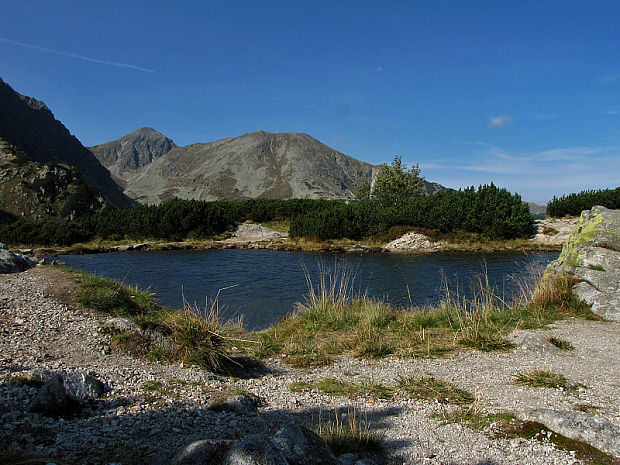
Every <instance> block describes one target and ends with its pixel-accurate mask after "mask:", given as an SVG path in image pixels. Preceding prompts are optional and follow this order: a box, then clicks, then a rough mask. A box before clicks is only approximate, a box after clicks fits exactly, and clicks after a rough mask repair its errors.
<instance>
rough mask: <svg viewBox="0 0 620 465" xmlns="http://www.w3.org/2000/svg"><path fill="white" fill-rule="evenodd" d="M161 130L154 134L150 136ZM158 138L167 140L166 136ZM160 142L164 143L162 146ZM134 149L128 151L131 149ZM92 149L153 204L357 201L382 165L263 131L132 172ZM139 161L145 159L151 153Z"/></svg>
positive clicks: (130, 191)
mask: <svg viewBox="0 0 620 465" xmlns="http://www.w3.org/2000/svg"><path fill="white" fill-rule="evenodd" d="M139 131H142V130H139ZM139 131H138V132H139ZM132 134H135V133H132ZM132 134H129V135H128V136H125V137H124V138H121V139H119V140H118V141H114V142H111V143H108V144H103V146H114V147H119V146H122V141H123V140H124V139H125V138H129V139H125V140H135V137H130V136H132ZM157 134H159V133H155V135H154V134H153V133H150V136H152V137H154V136H156V135H157ZM161 137H163V136H161ZM164 139H165V138H164ZM158 140H159V141H160V142H162V139H161V138H158ZM166 140H168V141H169V139H166ZM170 143H171V141H170ZM158 146H161V147H163V144H159V145H158ZM98 147H102V146H98ZM143 147H146V144H143ZM163 150H165V149H162V150H161V151H163ZM132 151H133V149H129V150H128V152H127V153H132ZM93 153H95V155H97V157H98V158H99V160H100V161H101V162H102V163H103V164H104V165H105V166H106V167H108V168H110V169H111V170H114V171H113V172H114V174H115V176H116V177H118V178H119V182H120V183H122V184H123V185H124V186H125V193H126V194H127V195H129V196H130V197H132V198H134V199H136V200H137V201H138V202H140V203H149V204H157V203H159V202H161V201H164V200H166V199H167V198H170V197H179V198H183V199H199V200H219V199H228V200H240V199H244V198H256V197H263V198H279V199H286V198H324V199H352V198H354V197H355V194H354V193H355V192H356V191H357V189H358V187H359V185H360V183H361V182H362V181H363V180H366V179H368V180H370V179H371V177H372V176H373V172H374V173H376V172H377V171H378V167H374V166H372V165H370V164H368V163H365V162H363V161H360V160H356V159H354V158H351V157H348V156H346V155H344V154H342V153H340V152H337V151H335V150H334V149H332V148H330V147H328V146H327V145H325V144H322V143H321V142H319V141H318V140H316V139H314V138H312V137H310V136H309V135H307V134H300V133H281V134H272V133H268V132H264V131H258V132H253V133H250V134H244V135H242V136H239V137H235V138H233V139H223V140H220V141H217V142H211V143H206V144H193V145H188V146H186V147H174V148H172V149H171V150H170V151H168V152H166V153H164V154H161V155H159V154H157V155H152V156H150V159H151V160H152V161H151V162H150V163H148V164H142V165H141V166H140V167H137V168H132V169H128V170H120V169H117V167H119V166H120V164H119V161H116V160H115V156H114V155H103V154H102V151H101V150H100V149H97V150H93ZM103 153H110V152H103ZM120 159H121V158H120V157H119V158H118V160H120ZM131 159H132V158H131V157H127V158H126V159H125V160H131ZM138 159H141V160H144V162H146V160H148V159H149V156H147V155H143V156H142V157H138ZM122 163H125V161H123V162H122ZM134 166H135V165H134Z"/></svg>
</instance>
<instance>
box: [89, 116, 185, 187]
mask: <svg viewBox="0 0 620 465" xmlns="http://www.w3.org/2000/svg"><path fill="white" fill-rule="evenodd" d="M174 148H176V145H175V144H174V142H172V140H171V139H168V138H167V137H166V136H164V135H163V134H161V133H159V132H157V131H156V130H155V129H152V128H140V129H137V130H135V131H134V132H132V133H131V134H127V135H126V136H123V137H121V138H120V139H117V140H114V141H112V142H107V143H105V144H101V145H95V146H94V147H89V148H88V149H89V150H90V151H91V152H92V153H93V154H94V155H95V157H97V159H98V160H99V161H100V162H101V164H102V165H103V166H105V167H106V168H107V169H108V170H109V171H110V173H111V174H112V177H113V178H114V180H115V181H116V182H118V183H119V184H120V185H121V186H123V187H125V186H126V183H125V180H126V179H130V178H131V177H132V176H133V175H135V174H136V173H138V172H140V171H141V170H142V169H143V168H144V167H145V166H147V165H149V164H150V163H152V162H153V160H155V159H157V158H159V157H161V156H162V155H165V154H166V153H168V152H170V150H172V149H174Z"/></svg>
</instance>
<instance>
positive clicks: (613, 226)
mask: <svg viewBox="0 0 620 465" xmlns="http://www.w3.org/2000/svg"><path fill="white" fill-rule="evenodd" d="M549 270H551V271H562V272H566V273H570V274H573V275H575V276H576V277H577V278H578V279H579V280H580V282H579V283H577V284H576V285H575V286H574V287H573V292H574V293H575V294H576V295H577V296H578V297H579V298H580V299H581V300H583V301H584V302H586V303H588V304H590V305H592V311H593V312H594V313H595V314H597V315H600V316H602V317H603V318H606V319H609V320H615V321H620V210H609V209H607V208H605V207H600V206H595V207H592V210H585V211H583V212H582V213H581V217H580V218H579V221H578V222H577V224H576V225H575V228H574V229H573V232H572V233H571V235H570V237H569V238H568V240H567V241H566V242H565V243H564V246H563V247H562V253H561V254H560V256H559V258H558V259H557V260H556V261H555V262H553V263H551V264H550V265H549Z"/></svg>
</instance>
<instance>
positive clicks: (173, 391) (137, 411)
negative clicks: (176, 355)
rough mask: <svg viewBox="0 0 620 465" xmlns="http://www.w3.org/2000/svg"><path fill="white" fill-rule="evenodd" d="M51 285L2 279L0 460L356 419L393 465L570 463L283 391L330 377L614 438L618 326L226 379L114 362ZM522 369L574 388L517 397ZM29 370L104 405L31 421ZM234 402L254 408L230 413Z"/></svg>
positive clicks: (96, 456) (100, 338)
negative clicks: (87, 390) (569, 419)
mask: <svg viewBox="0 0 620 465" xmlns="http://www.w3.org/2000/svg"><path fill="white" fill-rule="evenodd" d="M59 273H60V272H58V271H56V270H53V269H50V268H46V267H37V268H33V269H31V270H29V271H26V272H22V273H16V274H10V275H0V324H1V332H2V338H1V341H0V378H1V379H2V380H3V382H2V384H0V425H1V430H0V449H2V448H5V449H7V448H11V449H22V450H27V451H30V452H33V453H38V454H46V455H49V456H51V457H60V458H63V459H65V461H66V462H67V463H170V461H171V459H172V457H173V456H174V455H175V454H177V453H178V451H179V450H180V449H182V448H183V447H185V446H186V445H188V444H190V443H192V442H194V441H196V440H200V439H210V440H213V441H216V440H217V441H221V440H230V442H232V441H233V440H237V439H239V438H242V437H245V436H247V435H248V434H251V433H256V432H262V433H267V432H271V433H273V432H275V431H276V430H277V429H278V428H279V427H280V426H282V425H284V424H287V423H291V422H295V423H301V424H306V425H311V426H314V425H316V424H317V423H318V422H326V421H327V420H328V419H329V418H331V417H333V415H334V413H337V414H339V415H340V416H341V418H342V416H346V415H351V414H352V412H355V415H356V416H357V417H358V418H360V419H362V420H363V421H365V422H368V423H369V425H370V429H371V431H374V432H377V433H378V434H380V435H381V437H382V438H383V441H384V443H385V445H386V446H387V450H388V453H389V458H388V462H389V463H393V464H405V463H406V464H463V465H464V464H472V465H473V464H487V465H490V464H494V465H495V464H497V465H499V464H514V463H519V464H573V463H580V462H579V460H578V459H576V458H575V456H574V454H572V453H570V452H568V451H563V450H558V449H556V448H555V447H554V446H553V444H552V443H551V442H550V441H549V440H547V439H546V438H537V439H529V440H526V439H520V438H513V439H501V438H493V437H492V436H493V435H492V434H490V433H491V432H492V431H491V430H492V427H491V428H490V429H489V428H487V429H486V430H484V431H474V430H472V429H470V428H469V427H467V426H465V425H463V424H446V425H443V424H442V423H441V422H440V421H439V419H437V418H436V415H437V414H439V415H441V414H442V413H445V412H448V411H450V410H451V409H452V408H453V407H451V406H450V405H449V404H444V403H437V402H430V401H423V400H412V399H410V398H408V397H407V396H404V395H401V394H398V393H397V394H396V397H395V398H394V399H393V400H390V401H386V400H381V399H377V398H374V397H373V396H372V395H367V396H362V397H360V398H358V399H355V400H351V399H348V398H342V397H333V396H328V395H326V394H324V393H322V392H320V391H318V390H316V389H306V390H302V391H300V392H292V391H291V389H290V384H291V383H292V382H299V381H304V382H308V383H313V382H315V381H318V380H321V379H324V378H326V377H332V378H336V379H338V380H342V381H345V382H357V383H360V382H372V383H377V384H383V385H386V386H393V385H394V384H395V383H396V381H397V379H398V378H399V377H400V376H409V375H412V374H416V373H422V374H427V375H432V376H435V377H436V378H438V379H443V380H446V381H451V382H453V383H454V384H456V385H457V386H459V387H461V388H463V389H467V390H468V391H470V392H472V393H473V394H475V396H476V401H475V404H474V408H475V409H476V411H480V412H512V413H515V414H516V415H517V416H518V417H521V418H539V419H540V418H541V417H542V416H544V415H543V414H544V413H545V412H548V411H549V410H553V411H556V412H565V413H567V414H569V415H570V413H571V412H576V410H584V411H587V412H590V413H588V414H587V415H589V418H594V419H596V420H597V421H598V422H599V424H602V425H604V426H605V428H606V429H605V428H603V430H602V433H601V432H600V431H599V432H597V434H598V435H600V434H607V433H609V434H611V435H612V436H613V434H614V431H617V430H615V429H614V428H617V427H618V426H617V425H620V366H619V364H618V360H620V323H617V322H593V321H582V320H567V321H562V322H559V323H557V324H555V325H553V326H552V327H551V328H550V329H549V330H546V331H537V332H535V333H529V332H526V333H523V332H520V333H517V334H515V338H516V339H518V340H520V341H526V342H525V343H521V344H520V347H521V348H520V349H516V350H514V351H512V352H508V353H480V352H474V351H468V352H463V353H460V354H457V355H455V356H452V357H449V358H440V359H424V360H412V359H408V360H402V359H384V360H381V361H369V360H356V359H350V358H341V359H339V360H337V361H336V363H335V364H333V365H331V366H328V367H322V368H313V369H307V370H299V369H293V368H290V367H288V366H286V365H285V364H284V363H282V361H280V360H267V361H265V362H264V364H259V365H257V366H255V367H253V369H252V370H251V372H249V373H248V372H246V373H238V374H237V377H224V376H218V375H214V374H212V373H210V372H207V371H204V370H199V369H196V368H191V367H183V366H178V365H175V366H172V365H166V364H161V363H156V362H146V361H141V360H137V359H134V358H132V357H130V356H127V355H125V354H122V353H119V352H116V351H115V350H113V349H111V348H110V341H109V336H107V335H105V334H103V333H102V331H101V327H102V324H103V323H104V321H105V319H106V318H105V316H97V315H93V314H91V313H88V312H86V311H85V310H82V309H80V308H79V307H77V306H75V305H74V304H71V302H72V301H73V298H72V295H74V294H75V292H76V291H77V288H76V286H75V284H73V283H72V282H70V281H67V280H66V279H62V275H60V274H59ZM63 302H65V303H63ZM67 303H69V304H70V305H67ZM541 334H542V336H543V337H540V335H541ZM551 335H554V336H556V337H559V338H562V339H564V340H566V341H569V342H570V343H571V344H572V345H573V346H574V347H575V350H574V351H571V352H563V351H559V350H552V349H550V348H549V345H548V344H546V343H545V341H546V338H547V337H548V336H551ZM527 341H529V342H527ZM532 341H534V343H532ZM553 347H555V346H553ZM532 368H546V369H549V370H552V371H554V372H557V373H561V374H563V375H564V376H566V378H568V380H569V382H571V383H573V385H574V386H575V387H576V388H575V389H568V390H567V389H549V388H530V387H523V386H517V385H516V384H514V380H513V376H514V375H515V373H516V372H517V371H525V370H530V369H532ZM37 370H69V371H72V370H75V371H80V372H82V373H87V374H90V375H92V376H94V377H95V378H97V379H99V380H101V381H103V382H104V383H105V394H104V396H103V397H102V398H100V399H98V400H94V401H91V402H90V403H89V404H88V405H87V406H86V407H85V408H84V410H83V411H82V412H81V413H80V414H78V415H76V416H74V417H71V418H62V417H61V418H53V417H47V416H43V415H41V414H38V413H31V412H29V411H28V406H29V405H30V403H31V402H32V399H33V398H34V397H35V396H36V395H37V392H38V390H39V389H40V388H39V387H36V386H29V385H28V384H23V383H21V382H11V381H9V378H11V377H16V376H19V375H29V374H31V373H32V372H33V371H37ZM18 379H19V378H18ZM241 393H244V394H251V396H249V397H245V398H242V399H245V400H242V401H239V399H238V395H239V394H241ZM235 395H237V397H235ZM247 399H255V400H257V402H247ZM541 412H542V413H541ZM556 419H557V418H556ZM614 425H616V426H614ZM595 436H596V434H595ZM595 439H596V438H595ZM610 441H611V443H613V437H612V438H611V440H610ZM608 442H609V441H608ZM612 446H613V444H612ZM59 463H60V462H59Z"/></svg>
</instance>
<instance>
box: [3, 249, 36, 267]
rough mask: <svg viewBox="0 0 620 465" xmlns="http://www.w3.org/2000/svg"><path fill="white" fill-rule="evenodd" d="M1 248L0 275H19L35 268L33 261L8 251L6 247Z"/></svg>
mask: <svg viewBox="0 0 620 465" xmlns="http://www.w3.org/2000/svg"><path fill="white" fill-rule="evenodd" d="M2 245H3V246H4V247H0V274H4V273H19V272H20V271H26V270H27V269H29V268H32V267H33V266H34V263H33V262H32V260H30V259H29V258H28V257H25V256H23V255H19V254H15V253H13V252H11V251H10V250H8V249H7V247H6V245H4V244H2Z"/></svg>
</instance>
